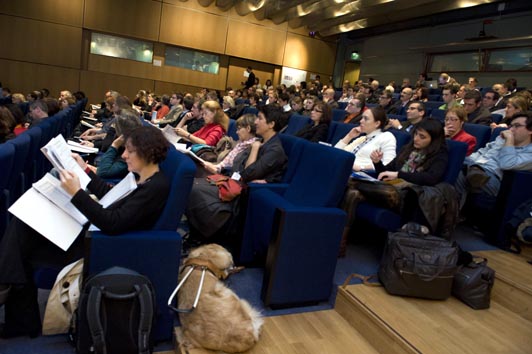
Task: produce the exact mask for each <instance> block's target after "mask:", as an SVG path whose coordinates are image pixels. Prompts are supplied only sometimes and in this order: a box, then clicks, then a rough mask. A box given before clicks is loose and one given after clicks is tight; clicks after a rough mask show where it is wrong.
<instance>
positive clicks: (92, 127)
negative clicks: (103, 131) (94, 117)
mask: <svg viewBox="0 0 532 354" xmlns="http://www.w3.org/2000/svg"><path fill="white" fill-rule="evenodd" d="M81 125H84V126H86V127H89V128H91V129H98V128H96V127H95V126H94V125H92V124H90V123H89V122H85V121H84V120H82V121H81Z"/></svg>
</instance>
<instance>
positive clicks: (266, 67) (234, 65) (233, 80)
mask: <svg viewBox="0 0 532 354" xmlns="http://www.w3.org/2000/svg"><path fill="white" fill-rule="evenodd" d="M248 66H251V67H252V68H253V72H254V73H255V77H258V78H259V83H260V84H261V85H263V84H264V83H265V82H266V80H268V79H270V80H273V74H274V71H275V65H271V64H265V63H258V62H253V61H251V60H245V59H239V58H231V59H230V60H229V71H228V73H227V86H228V87H232V88H233V89H237V88H242V87H243V86H242V81H246V78H245V77H244V70H246V68H247V67H248Z"/></svg>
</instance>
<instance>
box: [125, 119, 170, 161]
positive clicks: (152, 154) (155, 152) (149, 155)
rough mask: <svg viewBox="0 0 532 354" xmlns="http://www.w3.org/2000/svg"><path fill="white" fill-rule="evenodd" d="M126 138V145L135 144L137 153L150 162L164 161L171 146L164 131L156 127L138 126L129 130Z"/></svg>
mask: <svg viewBox="0 0 532 354" xmlns="http://www.w3.org/2000/svg"><path fill="white" fill-rule="evenodd" d="M125 139H126V146H133V147H134V148H135V150H136V152H137V155H138V156H139V157H140V158H141V159H143V160H144V161H146V162H148V163H156V164H158V163H160V162H161V161H163V160H164V159H165V158H166V154H167V153H168V148H169V147H170V143H169V142H168V141H167V140H166V138H165V137H164V135H163V133H162V132H161V131H160V130H159V129H157V128H155V127H149V126H142V127H138V128H136V129H133V130H131V131H129V132H128V133H127V135H125Z"/></svg>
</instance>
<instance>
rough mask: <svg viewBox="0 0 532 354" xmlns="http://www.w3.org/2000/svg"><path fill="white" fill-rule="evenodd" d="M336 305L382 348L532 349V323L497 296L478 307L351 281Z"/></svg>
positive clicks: (462, 353)
mask: <svg viewBox="0 0 532 354" xmlns="http://www.w3.org/2000/svg"><path fill="white" fill-rule="evenodd" d="M335 310H336V311H338V313H340V314H341V315H342V316H343V317H344V318H345V319H346V320H347V321H348V322H349V323H351V325H352V326H353V327H354V328H355V329H357V330H358V331H359V332H360V333H361V334H363V335H364V336H365V338H366V339H367V340H368V341H369V343H370V344H371V345H373V347H375V348H376V349H377V350H379V351H380V352H381V353H416V354H419V353H427V354H429V353H430V354H439V353H441V354H455V353H456V354H467V353H471V354H484V353H490V354H493V353H530V352H531V351H532V346H531V343H532V341H531V338H532V326H531V324H530V322H529V321H528V320H526V319H524V318H523V317H521V316H518V315H516V314H515V313H514V312H512V311H510V310H509V309H507V308H506V307H504V306H501V305H500V304H498V303H497V302H492V304H491V307H490V308H489V309H487V310H473V309H471V308H469V307H468V306H467V305H465V304H463V303H462V302H460V301H459V300H457V299H455V298H454V297H451V298H449V299H447V300H446V301H432V300H424V299H415V298H407V297H399V296H392V295H389V294H388V293H386V291H385V290H384V288H383V287H370V286H366V285H349V286H347V287H346V288H345V289H343V288H341V289H339V291H338V296H337V298H336V306H335Z"/></svg>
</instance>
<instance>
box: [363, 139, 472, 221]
mask: <svg viewBox="0 0 532 354" xmlns="http://www.w3.org/2000/svg"><path fill="white" fill-rule="evenodd" d="M447 148H448V150H449V162H448V165H447V171H446V173H445V176H444V178H443V181H444V182H447V183H449V184H451V185H454V183H455V182H456V178H457V177H458V174H459V173H460V170H461V168H462V165H463V163H464V159H465V156H466V152H467V144H466V143H462V142H458V141H453V140H447ZM356 219H358V220H364V221H366V222H369V223H370V224H372V225H375V226H377V227H379V228H381V229H385V230H387V231H396V230H397V229H399V228H400V227H401V226H402V224H403V222H404V221H405V220H402V219H401V216H400V215H399V214H397V213H395V212H394V211H392V210H390V209H386V208H381V207H378V206H375V205H372V204H370V203H367V202H360V203H359V204H358V206H357V209H356Z"/></svg>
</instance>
